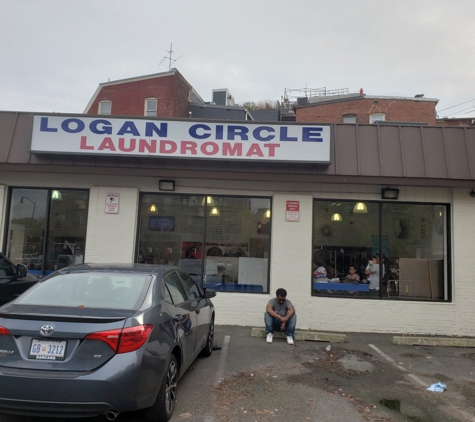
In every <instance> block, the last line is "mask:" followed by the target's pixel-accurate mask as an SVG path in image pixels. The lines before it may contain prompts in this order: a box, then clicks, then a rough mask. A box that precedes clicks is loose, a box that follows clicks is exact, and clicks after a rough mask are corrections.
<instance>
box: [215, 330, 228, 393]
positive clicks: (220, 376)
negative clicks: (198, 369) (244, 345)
mask: <svg viewBox="0 0 475 422" xmlns="http://www.w3.org/2000/svg"><path fill="white" fill-rule="evenodd" d="M230 340H231V336H224V340H223V345H222V347H221V355H220V356H219V362H218V370H217V371H216V381H215V383H216V384H218V383H220V382H221V381H222V379H223V378H224V368H225V366H226V359H227V357H228V349H229V341H230Z"/></svg>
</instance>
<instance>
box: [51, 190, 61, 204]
mask: <svg viewBox="0 0 475 422" xmlns="http://www.w3.org/2000/svg"><path fill="white" fill-rule="evenodd" d="M51 199H52V200H53V201H62V200H63V195H62V194H61V192H60V191H59V190H53V192H51Z"/></svg>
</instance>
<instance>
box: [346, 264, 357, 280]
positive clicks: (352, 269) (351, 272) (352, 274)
mask: <svg viewBox="0 0 475 422" xmlns="http://www.w3.org/2000/svg"><path fill="white" fill-rule="evenodd" d="M344 281H345V282H347V283H355V282H359V281H360V276H359V275H358V274H357V273H356V265H350V266H349V267H348V274H347V275H346V277H345V280H344Z"/></svg>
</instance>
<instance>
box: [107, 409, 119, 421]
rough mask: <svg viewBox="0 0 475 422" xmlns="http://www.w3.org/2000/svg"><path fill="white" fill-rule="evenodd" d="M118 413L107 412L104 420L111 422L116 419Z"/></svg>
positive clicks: (113, 411)
mask: <svg viewBox="0 0 475 422" xmlns="http://www.w3.org/2000/svg"><path fill="white" fill-rule="evenodd" d="M119 414H120V412H117V411H115V410H109V411H108V412H107V413H106V418H107V419H108V420H110V421H113V420H114V419H115V418H117V416H119Z"/></svg>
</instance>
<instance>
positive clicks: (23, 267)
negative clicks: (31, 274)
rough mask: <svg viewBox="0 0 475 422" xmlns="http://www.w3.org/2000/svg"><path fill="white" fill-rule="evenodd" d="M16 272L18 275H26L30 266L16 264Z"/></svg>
mask: <svg viewBox="0 0 475 422" xmlns="http://www.w3.org/2000/svg"><path fill="white" fill-rule="evenodd" d="M16 274H17V276H18V277H25V276H26V275H27V274H28V267H27V266H26V265H24V264H18V265H17V266H16Z"/></svg>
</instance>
